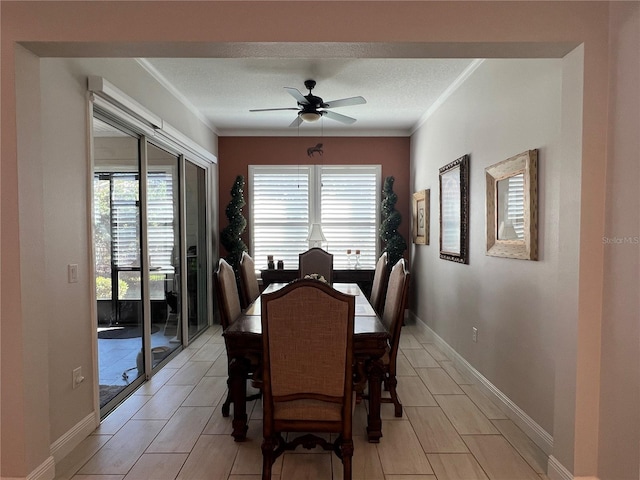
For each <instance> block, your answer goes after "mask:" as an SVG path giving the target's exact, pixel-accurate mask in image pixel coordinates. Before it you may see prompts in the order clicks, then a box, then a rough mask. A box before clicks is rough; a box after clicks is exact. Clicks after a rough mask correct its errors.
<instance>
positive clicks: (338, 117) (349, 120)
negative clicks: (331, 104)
mask: <svg viewBox="0 0 640 480" xmlns="http://www.w3.org/2000/svg"><path fill="white" fill-rule="evenodd" d="M322 115H324V116H325V117H328V118H330V119H332V120H337V121H338V122H342V123H346V124H347V125H351V124H352V123H355V122H356V119H355V118H352V117H347V116H346V115H341V114H340V113H336V112H332V111H330V110H324V111H323V112H322Z"/></svg>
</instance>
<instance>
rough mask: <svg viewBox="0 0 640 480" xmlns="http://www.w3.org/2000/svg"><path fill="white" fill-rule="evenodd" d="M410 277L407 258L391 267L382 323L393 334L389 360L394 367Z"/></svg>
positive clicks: (390, 342) (393, 367)
mask: <svg viewBox="0 0 640 480" xmlns="http://www.w3.org/2000/svg"><path fill="white" fill-rule="evenodd" d="M409 278H410V274H409V271H408V270H407V263H406V260H405V259H404V258H401V259H400V260H398V263H396V264H395V265H394V266H393V268H392V269H391V274H390V275H389V283H388V286H387V295H386V298H385V301H384V310H383V311H382V323H384V325H385V326H386V327H387V329H388V330H389V334H390V336H391V339H390V341H389V347H390V352H389V362H390V364H391V368H392V369H395V363H396V356H397V354H398V346H399V344H400V332H401V330H402V324H403V322H404V310H405V308H406V306H407V295H408V293H409ZM394 371H395V370H394Z"/></svg>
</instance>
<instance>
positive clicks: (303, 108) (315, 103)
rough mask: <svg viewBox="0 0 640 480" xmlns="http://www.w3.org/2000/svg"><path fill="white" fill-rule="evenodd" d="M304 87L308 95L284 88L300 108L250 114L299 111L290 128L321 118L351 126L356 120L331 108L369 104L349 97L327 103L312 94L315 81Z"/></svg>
mask: <svg viewBox="0 0 640 480" xmlns="http://www.w3.org/2000/svg"><path fill="white" fill-rule="evenodd" d="M304 86H305V87H306V89H307V90H309V94H308V95H302V93H300V90H298V89H297V88H293V87H284V89H285V90H286V91H287V92H289V94H290V95H291V96H292V97H293V98H295V99H296V102H298V107H297V108H293V107H285V108H261V109H254V110H249V111H250V112H269V111H274V110H298V116H297V117H296V118H295V119H294V120H293V122H291V125H289V126H290V127H297V126H299V125H300V123H302V122H303V121H305V122H317V121H318V120H319V119H320V118H321V117H323V116H326V117H327V118H330V119H332V120H336V121H338V122H341V123H344V124H346V125H350V124H352V123H355V121H356V119H355V118H352V117H348V116H346V115H342V114H340V113H336V112H333V111H331V110H328V109H329V108H336V107H347V106H352V105H362V104H365V103H367V101H366V100H365V99H364V98H363V97H349V98H341V99H339V100H332V101H330V102H325V101H324V100H322V98H320V97H316V96H315V95H313V94H312V93H311V91H312V90H313V88H314V87H315V86H316V81H315V80H306V81H305V82H304Z"/></svg>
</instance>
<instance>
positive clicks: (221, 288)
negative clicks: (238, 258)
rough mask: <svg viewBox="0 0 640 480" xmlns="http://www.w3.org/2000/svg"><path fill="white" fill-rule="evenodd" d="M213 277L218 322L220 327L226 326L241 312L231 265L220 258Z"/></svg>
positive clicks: (234, 275)
mask: <svg viewBox="0 0 640 480" xmlns="http://www.w3.org/2000/svg"><path fill="white" fill-rule="evenodd" d="M213 278H214V283H215V285H214V288H215V289H216V296H217V298H218V306H219V308H218V310H219V311H220V324H221V325H222V328H227V327H228V326H229V325H230V324H231V323H233V322H234V321H235V320H236V318H238V317H239V316H240V313H242V308H241V307H240V296H239V295H238V284H237V283H236V274H235V272H234V271H233V267H231V265H229V264H228V263H227V262H226V261H225V259H224V258H221V259H220V261H219V262H218V268H217V269H216V271H215V273H214V274H213Z"/></svg>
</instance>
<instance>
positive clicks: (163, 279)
mask: <svg viewBox="0 0 640 480" xmlns="http://www.w3.org/2000/svg"><path fill="white" fill-rule="evenodd" d="M178 165H179V158H178V156H177V155H174V154H171V153H169V152H167V151H165V150H163V149H161V148H159V147H157V146H155V145H153V144H148V145H147V169H146V170H147V186H146V187H147V188H146V197H147V203H146V205H147V209H146V219H147V222H146V226H147V232H146V233H147V249H148V257H147V258H148V259H149V300H150V306H151V310H150V317H151V331H150V337H151V355H150V356H149V357H147V359H148V361H150V364H151V368H152V369H153V368H156V367H157V366H158V365H159V364H160V363H161V362H162V361H163V360H164V359H165V358H167V357H168V356H169V355H170V354H171V353H172V352H173V351H174V350H175V349H176V348H178V347H180V346H181V343H182V342H181V339H182V327H181V324H182V322H181V319H182V312H181V308H182V293H181V291H182V287H181V265H180V215H179V212H180V209H179V205H180V203H179V199H180V188H179V187H180V181H179V176H178Z"/></svg>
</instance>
